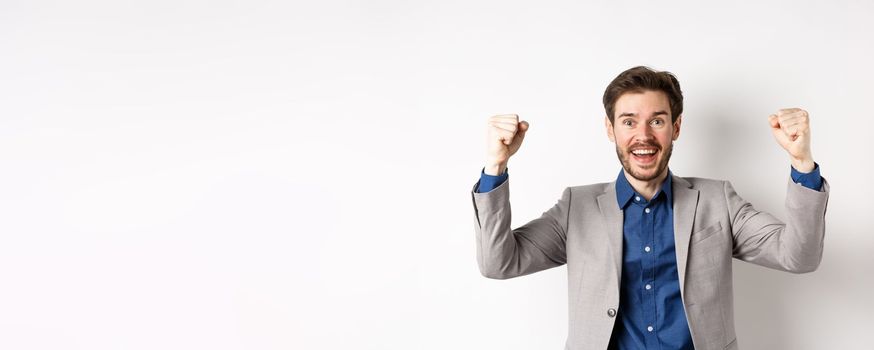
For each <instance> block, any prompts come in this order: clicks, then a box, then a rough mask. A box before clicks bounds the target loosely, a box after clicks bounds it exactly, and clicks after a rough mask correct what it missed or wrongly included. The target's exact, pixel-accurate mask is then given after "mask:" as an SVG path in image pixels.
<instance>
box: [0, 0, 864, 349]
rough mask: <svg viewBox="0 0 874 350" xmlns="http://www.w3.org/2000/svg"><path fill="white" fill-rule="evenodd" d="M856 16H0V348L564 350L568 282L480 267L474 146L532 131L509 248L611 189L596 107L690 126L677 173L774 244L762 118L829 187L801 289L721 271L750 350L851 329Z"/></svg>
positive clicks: (840, 337) (855, 277) (444, 5)
mask: <svg viewBox="0 0 874 350" xmlns="http://www.w3.org/2000/svg"><path fill="white" fill-rule="evenodd" d="M872 15H874V5H872V3H871V2H866V1H829V2H825V1H808V2H806V3H802V2H799V1H783V2H774V1H771V2H762V1H758V2H756V3H755V4H749V5H743V4H735V2H725V1H724V2H720V3H710V4H703V3H701V2H695V1H688V2H685V3H676V2H666V1H643V2H630V1H604V2H571V1H568V2H562V3H544V2H539V3H538V4H536V5H535V4H534V3H532V2H509V1H494V2H471V1H455V2H452V1H434V2H410V1H359V2H333V1H311V2H306V3H304V2H283V1H275V2H264V1H184V2H180V1H75V2H73V1H41V2H37V1H9V0H3V1H2V2H0V166H2V168H0V169H2V171H0V348H2V349H89V350H92V349H504V350H508V349H560V348H562V347H563V346H564V341H565V337H566V334H567V290H566V278H567V277H566V269H565V268H564V267H560V268H555V269H551V270H547V271H543V272H540V273H537V274H533V275H530V276H526V277H523V278H518V279H511V280H505V281H496V280H489V279H486V278H484V277H482V276H481V275H480V273H479V271H478V269H477V264H476V259H475V256H476V255H475V240H474V227H473V220H474V217H473V207H472V203H471V198H470V193H469V191H470V189H471V187H472V186H473V184H474V182H475V181H476V180H477V177H478V175H479V171H480V168H481V167H482V165H483V158H484V136H485V121H486V118H488V117H489V116H491V115H494V114H501V113H518V114H520V115H521V116H522V118H523V119H526V120H528V121H529V122H530V123H531V130H530V131H529V133H528V136H527V137H526V140H525V144H524V145H523V147H522V150H521V151H520V152H519V153H518V154H517V155H516V156H515V157H514V158H513V159H512V161H511V163H510V174H511V178H512V185H513V186H512V199H513V210H514V214H515V217H514V226H518V225H521V224H522V223H524V222H527V220H530V219H533V218H535V217H537V216H539V215H540V214H541V213H542V212H543V211H544V210H546V209H548V208H549V207H551V206H552V205H553V204H554V203H555V201H556V200H557V199H558V198H559V196H560V194H561V191H562V190H563V189H564V187H566V186H571V185H583V184H589V183H594V182H607V181H611V180H613V179H615V178H616V175H617V174H618V172H619V169H620V165H619V163H618V161H617V160H616V158H615V154H614V152H613V144H612V143H610V142H609V141H608V139H607V137H606V134H605V131H604V128H603V121H602V118H603V115H604V110H603V106H602V105H601V102H600V101H601V96H602V94H603V91H604V88H605V87H606V86H607V84H608V83H609V82H610V80H612V79H613V78H614V77H615V76H616V75H617V74H618V73H619V72H621V71H623V70H625V69H627V68H629V67H632V66H635V65H649V66H652V67H654V68H656V69H660V70H668V71H671V72H673V73H675V74H676V75H677V76H678V77H679V79H680V82H681V85H682V88H683V91H684V93H685V97H686V100H685V101H686V110H685V113H684V123H683V130H682V133H681V136H680V139H679V140H678V141H677V143H676V145H675V151H674V156H673V160H672V162H671V169H672V171H673V172H674V173H675V174H678V175H681V176H698V177H711V178H719V179H728V180H731V181H732V183H733V184H734V186H735V188H736V189H737V190H738V192H739V193H740V195H741V196H743V197H744V198H745V199H747V200H749V201H750V202H752V203H753V204H754V205H755V206H756V207H757V208H759V209H764V210H767V211H770V212H772V213H774V214H775V215H777V216H778V217H785V209H784V208H783V199H784V196H785V190H786V179H787V178H788V176H789V162H788V159H787V156H786V154H785V152H784V151H783V150H782V149H781V148H780V147H779V146H778V145H777V144H776V142H775V141H774V140H773V139H772V136H771V134H770V131H769V129H768V124H767V116H768V114H770V113H772V112H774V111H776V110H777V109H778V108H785V107H801V108H804V109H807V110H808V111H809V112H810V115H811V128H812V135H813V154H814V158H815V160H816V161H817V162H819V164H820V165H821V168H822V173H823V175H824V176H825V177H826V178H827V179H828V180H829V182H830V183H831V185H832V193H831V197H830V201H829V206H828V214H827V233H826V234H827V238H826V243H825V255H824V258H823V262H822V265H821V267H820V269H819V270H818V271H816V272H814V273H812V274H806V275H791V274H787V273H781V272H776V271H771V270H767V269H765V268H760V267H757V266H753V265H749V264H745V263H741V262H737V263H736V269H735V288H736V289H735V299H736V324H737V328H738V337H739V344H740V345H741V347H742V348H745V349H827V348H828V349H837V348H840V349H865V348H869V347H870V334H871V329H872V327H874V301H872V298H871V295H872V293H874V277H872V268H874V232H872V231H874V221H872V220H871V218H872V209H874V206H872V204H871V203H872V198H874V191H872V188H871V186H870V183H871V176H872V171H874V166H872V161H871V157H870V152H868V150H869V149H870V148H871V146H870V142H871V138H872V135H874V134H872V130H874V129H872V125H874V124H872V123H874V122H872V121H874V117H872V112H871V106H872V105H871V101H872V94H874V88H872V82H874V69H872V66H871V64H872V62H874V40H872V34H871V33H874V22H872V21H871V18H872Z"/></svg>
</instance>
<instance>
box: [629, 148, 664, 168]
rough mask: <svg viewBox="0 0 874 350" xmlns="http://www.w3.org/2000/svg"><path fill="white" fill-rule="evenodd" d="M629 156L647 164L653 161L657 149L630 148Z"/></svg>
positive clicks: (657, 151)
mask: <svg viewBox="0 0 874 350" xmlns="http://www.w3.org/2000/svg"><path fill="white" fill-rule="evenodd" d="M629 153H631V157H632V158H634V160H635V161H636V162H638V163H641V164H649V163H652V162H653V161H655V159H656V155H657V154H658V153H659V150H658V149H655V148H640V149H635V150H632V151H631V152H629Z"/></svg>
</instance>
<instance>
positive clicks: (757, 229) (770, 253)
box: [724, 178, 829, 273]
mask: <svg viewBox="0 0 874 350" xmlns="http://www.w3.org/2000/svg"><path fill="white" fill-rule="evenodd" d="M724 190H725V197H726V201H727V202H728V203H727V204H728V211H729V218H730V220H731V233H732V236H733V237H734V246H733V251H732V255H733V256H734V257H735V258H738V259H740V260H743V261H747V262H751V263H753V264H757V265H761V266H765V267H769V268H772V269H777V270H783V271H788V272H793V273H805V272H812V271H814V270H816V269H817V267H819V263H820V261H821V260H822V249H823V238H824V236H825V212H826V207H827V204H828V196H829V184H828V181H826V179H825V178H823V179H822V190H821V191H816V190H812V189H809V188H807V187H804V186H802V185H801V184H797V183H794V182H792V181H791V180H790V181H789V186H788V189H787V193H786V209H787V212H788V216H789V218H788V220H787V221H786V222H785V223H784V222H783V221H781V220H779V219H777V218H775V217H774V216H773V215H771V214H769V213H766V212H763V211H758V210H756V209H755V208H753V206H752V205H751V204H750V203H749V202H747V201H745V200H744V199H743V198H741V197H740V196H739V195H738V194H737V192H735V190H734V188H733V187H732V186H731V183H730V182H728V181H726V182H725V183H724Z"/></svg>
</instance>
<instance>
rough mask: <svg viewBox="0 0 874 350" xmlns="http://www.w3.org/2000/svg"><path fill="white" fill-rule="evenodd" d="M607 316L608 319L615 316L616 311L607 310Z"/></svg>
mask: <svg viewBox="0 0 874 350" xmlns="http://www.w3.org/2000/svg"><path fill="white" fill-rule="evenodd" d="M607 316H610V317H613V316H616V309H614V308H612V307H611V308H609V309H607Z"/></svg>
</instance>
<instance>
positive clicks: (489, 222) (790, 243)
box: [471, 175, 829, 350]
mask: <svg viewBox="0 0 874 350" xmlns="http://www.w3.org/2000/svg"><path fill="white" fill-rule="evenodd" d="M672 180H673V192H674V193H673V195H674V239H675V244H676V254H677V271H678V272H679V279H680V292H681V296H682V299H683V304H684V305H685V310H686V319H687V321H688V323H689V328H690V331H691V333H692V341H693V342H694V344H695V348H696V349H701V350H707V349H736V348H737V341H736V336H735V329H734V301H733V291H732V272H731V261H732V260H731V258H732V257H734V258H738V259H741V260H744V261H748V262H751V263H754V264H758V265H762V266H766V267H769V268H773V269H778V270H783V271H789V272H794V273H804V272H810V271H813V270H815V269H816V268H817V266H819V262H820V260H821V259H822V244H823V235H824V233H825V212H826V204H827V202H828V196H829V185H828V182H827V181H826V180H825V178H823V187H822V191H821V192H819V191H814V190H811V189H808V188H806V187H804V186H801V185H800V184H796V183H793V182H792V181H791V180H789V184H788V193H787V195H786V208H787V210H788V213H789V214H788V215H789V220H788V221H787V222H785V223H784V222H783V221H780V220H779V219H777V218H775V217H774V216H772V215H771V214H768V213H766V212H762V211H758V210H756V209H755V208H753V206H752V205H750V203H748V202H746V201H745V200H743V198H741V197H740V196H738V194H737V193H736V192H735V191H734V188H732V186H731V183H729V182H728V181H720V180H711V179H702V178H691V177H690V178H682V177H679V176H676V175H674V176H673V177H672ZM509 185H510V181H509V180H507V181H505V182H504V183H503V184H501V185H500V186H498V187H497V188H495V189H494V190H492V191H490V192H487V193H476V187H474V190H473V191H472V192H471V193H472V196H473V205H474V209H475V216H476V220H475V227H476V245H477V255H476V257H477V262H478V263H479V269H480V272H481V273H482V274H483V275H484V276H486V277H488V278H495V279H507V278H513V277H518V276H523V275H527V274H530V273H534V272H537V271H541V270H544V269H548V268H552V267H556V266H560V265H564V264H567V273H568V338H567V342H566V347H565V349H606V348H607V345H608V342H609V340H610V335H611V333H612V331H613V323H614V321H615V320H616V317H615V315H616V313H617V312H621V310H618V308H619V287H620V286H619V283H620V281H621V279H620V275H621V273H622V238H623V237H622V222H623V220H622V215H623V214H622V211H621V210H620V209H619V205H618V204H617V202H616V187H615V185H616V183H615V181H614V182H610V183H600V184H594V185H588V186H578V187H569V188H567V189H565V190H564V193H563V194H562V196H561V199H559V201H558V203H556V204H555V206H553V207H552V208H551V209H549V210H547V211H546V212H544V213H543V215H542V216H540V217H539V218H537V219H534V220H532V221H530V222H528V223H527V224H525V225H523V226H521V227H519V228H516V229H511V228H510V189H509Z"/></svg>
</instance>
